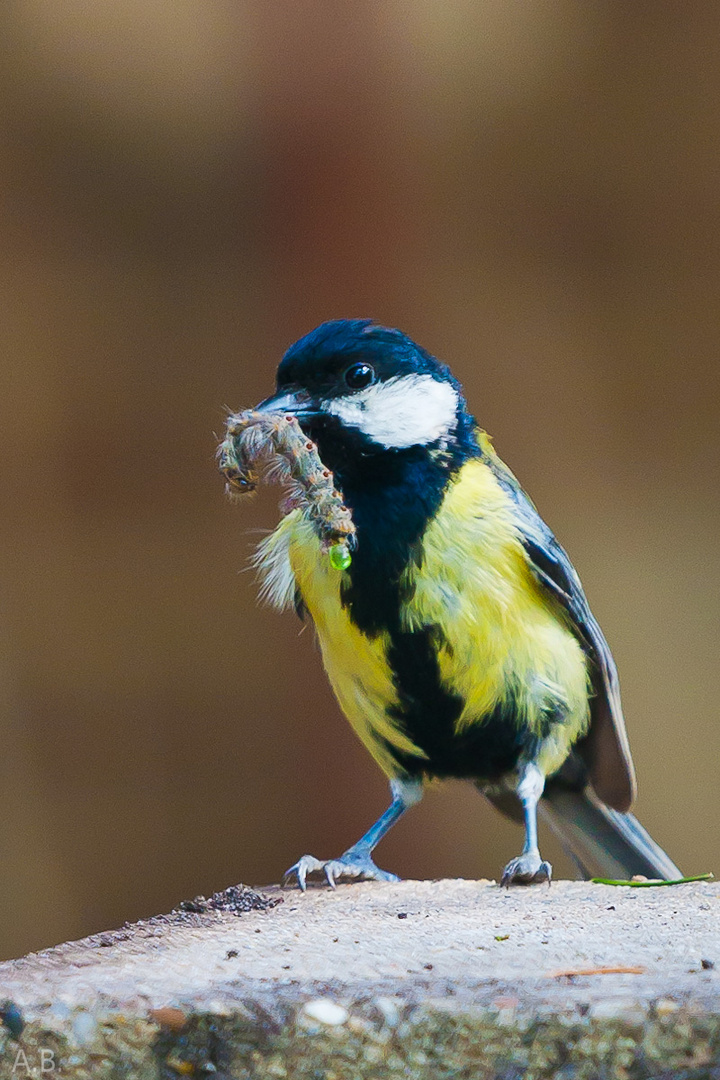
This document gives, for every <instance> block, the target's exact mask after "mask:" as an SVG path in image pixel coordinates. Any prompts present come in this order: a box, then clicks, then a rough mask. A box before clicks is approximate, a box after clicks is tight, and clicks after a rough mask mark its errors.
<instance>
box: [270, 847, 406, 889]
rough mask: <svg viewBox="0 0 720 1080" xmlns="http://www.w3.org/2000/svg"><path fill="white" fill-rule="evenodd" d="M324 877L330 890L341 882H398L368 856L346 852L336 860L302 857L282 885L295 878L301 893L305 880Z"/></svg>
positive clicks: (304, 887) (284, 877)
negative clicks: (319, 876)
mask: <svg viewBox="0 0 720 1080" xmlns="http://www.w3.org/2000/svg"><path fill="white" fill-rule="evenodd" d="M321 874H322V875H324V877H325V881H326V883H327V884H328V885H329V886H330V888H331V889H334V888H335V887H336V885H337V884H338V883H339V882H340V881H342V880H350V881H399V880H400V878H399V877H398V876H397V874H391V873H390V872H389V871H388V870H381V869H380V867H379V866H376V865H375V863H374V862H373V861H372V859H371V858H370V856H369V855H366V854H363V853H359V852H354V851H353V850H352V849H350V850H349V851H346V852H345V854H344V855H341V856H340V858H338V859H325V860H321V859H316V858H315V856H314V855H303V857H302V858H301V859H298V861H297V862H296V863H294V864H293V865H292V866H291V867H290V868H289V870H286V871H285V873H284V874H283V879H282V883H283V885H289V884H290V882H291V880H292V879H293V878H295V880H296V881H297V883H298V885H299V886H300V888H301V889H302V891H303V892H305V890H306V889H307V879H308V877H312V876H313V875H321Z"/></svg>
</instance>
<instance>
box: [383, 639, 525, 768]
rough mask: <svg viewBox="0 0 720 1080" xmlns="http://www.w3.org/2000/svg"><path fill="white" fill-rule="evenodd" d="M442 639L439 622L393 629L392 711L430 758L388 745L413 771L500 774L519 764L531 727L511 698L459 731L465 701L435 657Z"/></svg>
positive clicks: (402, 764)
mask: <svg viewBox="0 0 720 1080" xmlns="http://www.w3.org/2000/svg"><path fill="white" fill-rule="evenodd" d="M441 645H442V634H441V633H440V631H439V630H438V628H437V627H426V628H424V629H422V630H416V631H414V632H412V633H410V632H397V633H394V634H391V646H390V648H389V650H388V662H389V664H390V667H391V668H392V671H393V678H394V682H395V686H396V688H397V692H398V698H399V703H398V705H397V706H395V707H391V708H390V709H389V710H388V716H389V717H390V719H391V720H393V721H394V722H395V723H397V724H398V726H399V727H400V728H401V729H402V731H403V732H404V733H405V734H406V735H407V736H408V737H409V738H410V739H412V741H413V742H414V743H415V745H416V746H418V747H419V748H420V749H421V750H424V751H425V753H426V754H427V758H420V757H416V756H414V755H411V754H407V753H404V752H402V751H398V750H397V749H396V748H394V747H393V746H391V745H390V744H389V743H386V744H385V745H386V746H387V748H388V749H389V750H390V752H391V753H392V755H393V757H394V758H395V760H396V761H397V763H398V765H399V767H400V768H401V769H402V771H403V772H404V773H407V774H408V775H410V776H418V775H421V774H426V775H432V776H438V777H457V778H473V779H482V780H492V779H497V778H498V777H500V776H501V775H502V774H503V773H506V772H509V771H510V770H511V769H513V768H514V767H515V766H516V765H517V762H518V758H519V756H520V754H521V753H522V752H523V750H525V749H526V747H527V731H523V729H522V727H521V726H520V725H519V724H518V718H517V715H516V712H515V708H514V703H513V702H512V701H508V702H505V703H503V705H502V707H498V708H496V709H495V710H494V711H493V712H492V713H491V714H490V715H489V716H486V717H482V718H481V717H478V721H479V722H478V723H476V724H474V725H472V726H471V727H469V728H467V729H466V730H465V731H463V732H462V733H461V734H459V735H458V734H456V732H455V725H456V723H457V720H458V717H459V716H460V713H461V712H462V710H463V707H464V704H465V702H464V700H463V699H462V698H461V697H460V696H459V695H457V694H453V693H451V692H450V691H448V690H447V689H446V688H445V687H444V686H443V685H442V682H441V680H440V669H439V665H438V659H437V657H438V648H439V647H440V646H441Z"/></svg>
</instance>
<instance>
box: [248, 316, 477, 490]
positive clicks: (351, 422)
mask: <svg viewBox="0 0 720 1080" xmlns="http://www.w3.org/2000/svg"><path fill="white" fill-rule="evenodd" d="M258 408H259V409H260V410H261V411H266V412H287V413H292V414H294V415H295V416H296V417H297V418H298V420H299V421H300V424H301V425H302V427H303V430H305V431H306V432H307V434H308V435H309V436H310V437H311V438H313V439H315V440H316V441H317V442H318V445H319V448H320V454H321V457H322V458H323V461H325V462H326V464H327V465H328V466H329V467H330V468H332V469H335V470H337V469H341V470H343V471H344V470H345V469H346V468H347V467H348V466H351V465H352V464H353V463H354V462H356V461H358V460H367V459H368V458H373V457H376V456H377V455H379V454H383V455H386V454H393V455H396V454H398V453H399V452H403V451H412V450H415V452H422V451H425V452H428V453H430V452H435V451H439V452H441V453H442V452H447V451H448V450H450V451H451V452H452V450H453V447H454V446H455V445H456V444H457V443H458V440H461V439H462V440H465V439H467V438H468V437H469V417H468V416H467V412H466V408H465V401H464V398H463V395H462V388H461V386H460V384H459V383H458V382H457V380H456V379H455V378H454V377H453V375H452V374H451V372H450V370H449V368H447V367H446V366H445V365H444V364H441V363H440V362H439V361H438V360H436V359H435V358H434V357H433V356H431V355H430V354H429V353H427V352H426V351H425V350H424V349H422V348H421V347H420V346H419V345H416V344H415V342H414V341H411V339H410V338H409V337H407V336H406V335H405V334H403V333H401V331H399V330H390V329H387V328H386V327H383V326H377V325H375V324H374V323H373V322H372V320H370V319H337V320H334V321H332V322H326V323H323V324H322V325H321V326H318V327H317V329H315V330H313V331H311V332H310V333H309V334H306V335H305V337H303V338H300V340H299V341H296V342H295V344H294V345H292V346H291V347H290V348H289V349H288V351H287V352H286V353H285V356H284V357H283V359H282V361H281V363H280V366H279V368H278V373H277V393H276V394H274V395H273V396H272V397H271V398H268V399H267V400H266V401H263V402H262V403H261V404H260V405H259V406H258Z"/></svg>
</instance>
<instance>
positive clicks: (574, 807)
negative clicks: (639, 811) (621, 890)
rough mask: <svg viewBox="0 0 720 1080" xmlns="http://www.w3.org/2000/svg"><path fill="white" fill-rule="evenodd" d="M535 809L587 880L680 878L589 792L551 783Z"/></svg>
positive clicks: (640, 832)
mask: <svg viewBox="0 0 720 1080" xmlns="http://www.w3.org/2000/svg"><path fill="white" fill-rule="evenodd" d="M538 809H539V810H540V813H541V816H542V818H543V819H544V820H545V821H546V822H547V824H548V825H549V826H550V828H551V829H552V830H553V832H554V833H555V834H556V835H557V836H558V837H559V839H560V842H561V843H562V845H563V847H564V848H565V850H566V851H567V852H568V854H569V855H570V856H571V857H572V858H573V859H574V861H575V863H576V864H577V866H578V869H579V870H580V872H581V874H582V875H583V877H585V878H591V877H610V878H622V879H627V878H631V877H633V876H634V875H635V874H642V875H643V876H644V877H648V878H660V879H663V880H665V881H671V880H673V879H674V878H679V877H682V874H681V872H680V871H679V870H678V868H677V866H676V865H675V863H674V862H673V861H672V859H671V858H670V857H669V856H668V855H666V854H665V852H664V851H663V849H662V848H661V847H660V846H659V845H658V844H656V843H655V841H654V840H653V838H652V837H651V836H650V834H649V833H648V832H646V830H645V829H643V827H642V825H641V824H640V822H639V821H638V820H637V818H635V817H633V815H632V814H619V813H618V812H617V810H611V809H610V808H609V807H608V806H605V804H604V803H601V802H600V801H599V799H597V798H595V796H594V795H593V794H592V792H591V791H590V790H589V789H588V788H585V789H583V790H579V791H578V790H572V789H571V788H567V787H564V786H560V785H553V784H552V783H550V784H549V785H548V786H547V788H546V789H545V793H544V795H543V798H542V799H541V800H540V805H539V808H538Z"/></svg>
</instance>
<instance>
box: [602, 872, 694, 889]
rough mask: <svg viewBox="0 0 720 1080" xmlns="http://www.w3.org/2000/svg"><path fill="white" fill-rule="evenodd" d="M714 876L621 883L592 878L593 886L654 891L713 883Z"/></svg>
mask: <svg viewBox="0 0 720 1080" xmlns="http://www.w3.org/2000/svg"><path fill="white" fill-rule="evenodd" d="M713 877H714V875H713V874H696V875H695V877H679V878H675V879H674V881H621V880H617V879H615V878H606V877H594V878H590V880H591V882H592V883H593V885H628V886H629V887H630V888H631V889H654V888H655V886H656V885H687V883H688V882H689V881H712V879H713Z"/></svg>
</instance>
